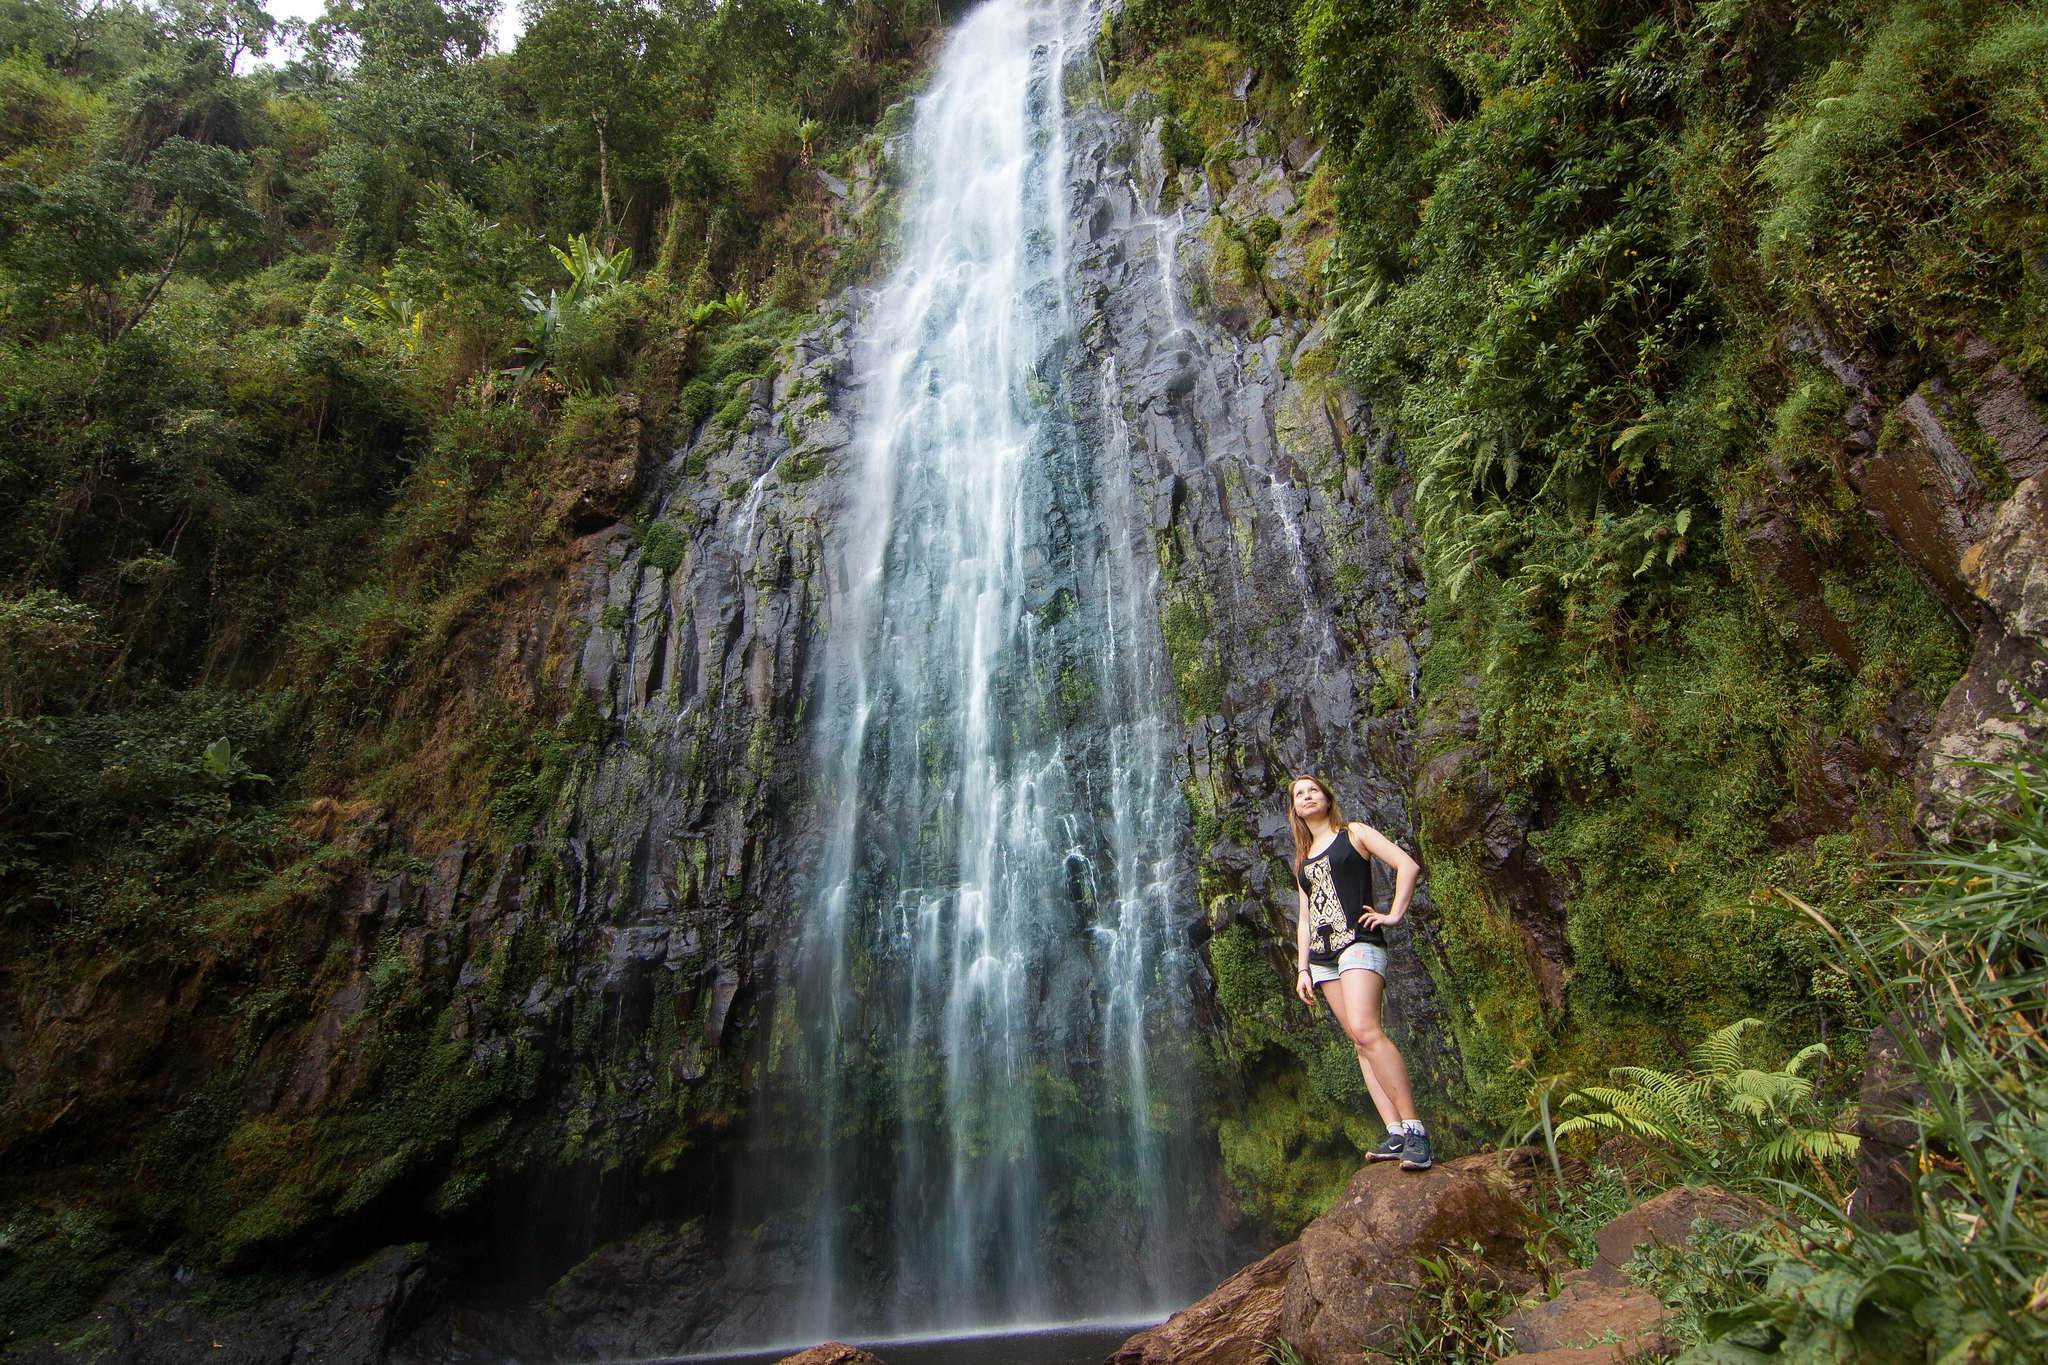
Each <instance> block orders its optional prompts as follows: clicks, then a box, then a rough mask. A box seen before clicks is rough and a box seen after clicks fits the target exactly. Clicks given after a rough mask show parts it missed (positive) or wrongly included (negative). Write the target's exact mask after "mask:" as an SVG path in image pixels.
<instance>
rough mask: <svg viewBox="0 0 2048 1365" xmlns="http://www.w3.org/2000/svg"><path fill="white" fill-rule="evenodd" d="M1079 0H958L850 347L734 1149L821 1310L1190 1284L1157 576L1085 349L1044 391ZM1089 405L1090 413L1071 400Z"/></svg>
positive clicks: (1185, 1104) (825, 1314) (843, 1321)
mask: <svg viewBox="0 0 2048 1365" xmlns="http://www.w3.org/2000/svg"><path fill="white" fill-rule="evenodd" d="M1099 18H1100V14H1099V11H1098V10H1095V9H1093V8H1092V7H1091V6H1090V5H1089V4H1087V3H1085V0H1066V2H1065V3H1061V0H990V3H989V4H987V5H985V6H984V7H983V8H981V9H980V10H977V11H976V12H975V13H974V14H972V15H970V16H969V17H968V18H967V19H966V20H965V21H963V22H962V24H961V25H960V27H959V29H958V31H957V32H956V34H955V35H954V38H953V40H952V43H951V45H950V47H949V48H948V50H947V53H946V55H945V57H944V58H943V59H942V60H941V62H940V64H939V66H938V69H937V71H936V73H935V77H934V80H933V82H932V84H931V87H930V89H929V91H928V93H927V94H926V95H925V96H924V97H922V98H921V99H920V101H919V104H918V108H917V113H916V120H915V124H914V129H913V135H912V154H913V156H914V158H915V168H914V172H913V177H914V178H913V181H912V184H911V186H910V189H909V191H908V193H909V196H910V198H909V205H910V211H909V213H908V214H907V218H906V240H905V244H904V245H905V250H904V255H903V258H902V264H901V266H900V267H899V269H898V270H897V271H896V273H895V276H894V277H893V279H892V280H891V281H890V282H889V284H888V286H887V287H886V288H885V289H884V290H883V291H882V293H881V294H880V296H879V298H878V299H877V301H876V303H875V306H874V308H873V310H872V314H871V318H870V323H869V330H868V334H867V337H866V339H865V341H864V343H863V345H862V348H861V350H860V353H859V354H860V356H861V358H862V360H861V363H862V365H863V368H864V369H865V370H866V371H867V372H868V374H869V376H870V378H869V380H868V385H867V392H868V394H869V398H868V406H867V410H866V412H865V414H864V416H863V419H862V425H861V428H860V431H859V441H860V449H861V458H862V460H863V462H864V463H863V473H862V481H861V484H860V492H859V494H858V497H857V499H856V503H855V505H854V506H853V507H851V508H850V509H849V512H848V515H847V517H846V519H845V520H844V522H843V523H842V524H843V525H844V526H845V528H846V532H845V542H844V544H845V557H844V564H845V570H844V573H843V575H840V576H838V578H837V581H836V582H835V583H834V585H833V586H834V592H833V597H832V601H831V605H830V623H829V629H830V633H829V637H828V640H827V645H826V660H825V681H824V695H823V697H822V701H821V706H822V710H821V713H820V716H819V720H818V734H819V750H818V753H819V783H820V786H821V788H822V797H821V800H820V802H819V805H818V807H817V809H818V810H819V812H820V818H821V821H822V829H821V837H820V851H819V856H818V863H817V867H816V869H815V879H814V883H813V885H814V888H815V890H814V893H813V896H812V900H811V904H810V906H809V909H808V912H807V916H806V919H805V924H804V930H803V936H802V940H801V943H800V944H799V945H798V949H799V951H798V952H797V954H796V955H795V956H796V961H795V962H794V964H793V967H794V970H793V971H792V972H791V985H790V987H789V988H788V989H786V990H785V992H784V995H783V997H782V1000H781V1003H780V1004H779V1005H778V1007H777V1016H776V1017H777V1022H776V1024H775V1025H774V1038H773V1040H772V1041H771V1044H770V1051H771V1053H772V1056H771V1057H770V1066H771V1069H772V1071H773V1084H772V1085H771V1087H770V1089H771V1093H772V1095H773V1096H774V1103H773V1104H772V1105H771V1106H770V1107H769V1109H768V1110H767V1111H766V1112H767V1114H768V1118H767V1119H765V1120H764V1123H765V1124H767V1125H770V1126H772V1127H773V1128H774V1129H775V1131H774V1132H773V1133H769V1134H767V1135H766V1136H765V1137H764V1143H763V1149H764V1150H768V1151H772V1152H773V1154H774V1155H773V1160H774V1163H775V1168H774V1170H772V1171H770V1172H766V1173H764V1174H763V1175H761V1176H759V1177H757V1187H765V1186H766V1185H767V1184H768V1183H770V1182H775V1181H780V1182H782V1183H783V1184H784V1186H785V1187H786V1188H787V1189H788V1190H790V1191H794V1192H796V1193H797V1194H798V1195H800V1200H799V1201H797V1202H799V1203H800V1205H801V1210H802V1211H801V1213H800V1214H799V1215H798V1216H797V1221H798V1223H799V1224H800V1228H801V1230H800V1231H798V1232H796V1233H794V1234H793V1240H794V1242H795V1243H796V1245H797V1249H798V1250H797V1256H798V1259H799V1260H800V1262H801V1265H802V1271H801V1275H800V1280H801V1286H802V1294H801V1298H802V1304H801V1309H802V1312H803V1315H804V1317H805V1318H806V1320H807V1323H806V1325H807V1326H808V1327H809V1328H811V1329H812V1330H813V1331H814V1332H819V1333H845V1332H848V1331H852V1330H865V1331H870V1332H872V1331H876V1330H882V1331H905V1330H933V1329H948V1328H954V1329H957V1328H971V1327H977V1326H986V1325H992V1324H1000V1323H1005V1322H1021V1321H1047V1320H1058V1319H1078V1318H1084V1317H1091V1316H1102V1315H1105V1314H1114V1313H1129V1312H1143V1311H1145V1310H1148V1309H1154V1308H1165V1307H1170V1306H1176V1305H1177V1303H1178V1302H1179V1301H1184V1298H1185V1295H1186V1293H1187V1291H1188V1290H1189V1288H1190V1286H1189V1285H1187V1284H1184V1283H1180V1282H1178V1280H1177V1278H1176V1277H1177V1276H1178V1275H1181V1274H1182V1272H1181V1271H1179V1270H1177V1269H1176V1266H1177V1265H1178V1264H1180V1262H1177V1261H1176V1258H1175V1254H1174V1253H1175V1251H1176V1248H1177V1247H1179V1246H1180V1245H1182V1244H1183V1243H1184V1242H1185V1240H1186V1231H1185V1228H1184V1227H1183V1226H1182V1225H1183V1224H1184V1222H1185V1210H1186V1209H1187V1207H1188V1199H1189V1189H1190V1184H1191V1181H1192V1180H1193V1179H1194V1176H1193V1173H1194V1171H1195V1169H1196V1165H1197V1163H1195V1162H1194V1161H1193V1160H1192V1159H1191V1158H1190V1156H1189V1153H1190V1152H1191V1151H1192V1150H1193V1149H1194V1147H1195V1145H1196V1144H1197V1143H1198V1141H1199V1138H1198V1135H1197V1134H1196V1133H1195V1132H1194V1131H1193V1128H1194V1114H1193V1104H1192V1100H1191V1095H1192V1089H1191V1085H1192V1079H1193V1078H1192V1075H1191V1074H1190V1069H1189V1067H1188V1065H1187V1061H1188V1053H1187V1048H1188V1042H1189V1038H1188V1034H1189V1031H1190V1023H1189V1019H1188V1012H1189V995H1188V962H1187V951H1186V948H1185V946H1184V942H1185V941H1184V939H1183V937H1182V936H1181V934H1180V933H1179V932H1178V928H1177V925H1176V923H1175V915H1174V902H1175V895H1176V887H1177V885H1178V883H1177V878H1178V877H1179V876H1180V869H1181V867H1182V859H1183V853H1182V850H1181V847H1180V844H1179V834H1178V831H1179V830H1180V829H1181V828H1182V826H1183V824H1184V821H1183V819H1182V812H1181V810H1180V808H1179V793H1178V788H1177V786H1176V784H1175V778H1174V771H1173V756H1172V747H1171V746H1172V744H1173V726H1172V722H1171V719H1170V712H1169V711H1167V709H1166V708H1167V707H1168V706H1170V704H1171V703H1170V701H1169V700H1168V699H1169V697H1170V688H1169V684H1168V680H1167V676H1166V668H1165V663H1164V656H1163V649H1162V647H1161V645H1160V642H1159V632H1158V623H1157V619H1156V608H1155V606H1154V593H1155V584H1154V582H1153V577H1154V574H1155V572H1156V570H1155V568H1154V561H1153V557H1152V552H1151V549H1150V545H1149V540H1148V539H1147V535H1148V533H1147V531H1146V529H1145V523H1144V521H1143V518H1142V515H1141V514H1140V512H1139V509H1138V507H1137V505H1136V498H1135V496H1134V495H1133V493H1132V490H1131V488H1130V486H1129V481H1130V473H1129V465H1130V453H1129V451H1128V447H1127V438H1126V437H1125V436H1124V434H1123V432H1122V426H1121V416H1120V414H1119V413H1118V412H1117V410H1116V409H1117V404H1116V397H1115V395H1116V386H1115V383H1114V381H1113V378H1112V379H1111V380H1110V381H1109V382H1107V383H1106V384H1104V385H1103V387H1102V389H1101V390H1100V391H1099V392H1095V391H1088V392H1082V393H1071V392H1069V389H1070V387H1072V385H1071V382H1070V381H1071V376H1070V374H1069V372H1068V360H1067V356H1068V347H1067V343H1068V342H1069V341H1070V340H1071V338H1072V335H1073V332H1074V327H1073V323H1072V318H1071V315H1070V312H1069V301H1068V300H1067V299H1066V297H1065V295H1064V283H1063V282H1064V280H1065V278H1066V274H1067V270H1066V266H1067V262H1066V259H1065V252H1066V243H1065V233H1064V223H1065V221H1066V213H1067V207H1068V206H1067V205H1066V203H1065V199H1064V194H1065V190H1064V183H1065V174H1066V166H1065V161H1066V151H1065V146H1066V143H1065V132H1064V124H1063V120H1064V112H1063V102H1064V96H1063V93H1062V75H1063V72H1064V71H1065V69H1066V66H1067V63H1068V61H1069V59H1070V58H1072V59H1076V60H1077V61H1078V60H1082V59H1085V57H1086V54H1087V52H1088V50H1089V49H1088V43H1089V41H1090V40H1091V39H1092V37H1093V34H1094V32H1095V30H1096V26H1097V24H1098V22H1099ZM1085 65H1086V66H1087V68H1088V69H1089V70H1090V71H1091V73H1092V63H1085ZM1080 387H1081V388H1083V389H1089V390H1092V385H1082V386H1080ZM1097 404H1100V405H1102V406H1104V407H1106V409H1107V411H1106V413H1105V414H1104V419H1105V420H1104V421H1103V422H1102V423H1101V424H1100V425H1101V426H1102V427H1104V428H1105V429H1106V435H1104V436H1102V437H1101V438H1099V439H1096V440H1093V441H1091V440H1089V439H1087V438H1085V437H1084V436H1083V435H1082V430H1081V427H1080V426H1079V425H1077V420H1076V416H1075V413H1076V410H1077V408H1078V407H1083V406H1094V405H1097ZM1177 1215H1178V1217H1177Z"/></svg>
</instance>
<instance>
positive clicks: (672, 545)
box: [634, 521, 690, 574]
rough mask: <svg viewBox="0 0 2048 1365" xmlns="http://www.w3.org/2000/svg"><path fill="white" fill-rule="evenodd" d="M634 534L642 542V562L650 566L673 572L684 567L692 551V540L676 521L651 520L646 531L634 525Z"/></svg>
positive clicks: (668, 572)
mask: <svg viewBox="0 0 2048 1365" xmlns="http://www.w3.org/2000/svg"><path fill="white" fill-rule="evenodd" d="M634 535H635V538H636V539H638V540H639V542H640V562H641V563H642V564H645V565H646V566H647V567H648V568H650V569H654V570H656V571H658V572H660V573H662V574H672V573H674V572H675V571H676V570H677V569H680V568H682V567H683V560H684V558H685V557H687V556H688V554H689V552H690V542H689V541H688V540H686V539H685V538H684V536H683V533H682V532H681V531H679V530H677V529H676V526H675V523H673V522H669V521H655V522H649V523H647V524H646V530H645V531H644V532H642V531H641V529H640V528H639V527H637V526H636V527H634Z"/></svg>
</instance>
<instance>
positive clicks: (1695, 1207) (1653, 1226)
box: [1588, 1185, 1763, 1285]
mask: <svg viewBox="0 0 2048 1365" xmlns="http://www.w3.org/2000/svg"><path fill="white" fill-rule="evenodd" d="M1702 1218H1704V1219H1706V1220H1707V1221H1708V1222H1710V1223H1718V1224H1720V1225H1721V1226H1722V1227H1724V1228H1741V1227H1748V1226H1750V1225H1751V1224H1753V1223H1756V1222H1759V1221H1760V1220H1761V1219H1762V1218H1763V1210H1762V1209H1761V1208H1759V1207H1758V1206H1757V1205H1756V1204H1754V1203H1753V1202H1751V1201H1749V1200H1747V1199H1744V1198H1742V1197H1741V1196H1739V1195H1734V1194H1730V1193H1729V1192H1728V1191H1727V1190H1724V1189H1722V1188H1720V1187H1719V1186H1717V1185H1680V1186H1678V1187H1677V1188H1676V1189H1669V1190H1666V1191H1664V1193H1662V1194H1660V1195H1658V1196H1657V1197H1656V1198H1655V1199H1651V1200H1649V1201H1647V1202H1645V1203H1642V1204H1638V1205H1637V1206H1636V1207H1635V1208H1632V1209H1630V1210H1629V1211H1628V1212H1627V1213H1624V1214H1622V1215H1621V1216H1620V1217H1618V1218H1613V1219H1610V1220H1608V1222H1607V1224H1606V1226H1604V1227H1602V1228H1601V1229H1600V1231H1598V1232H1596V1233H1594V1234H1593V1240H1594V1242H1595V1244H1596V1245H1598V1246H1599V1248H1600V1254H1599V1255H1598V1256H1597V1257H1595V1258H1594V1261H1593V1264H1592V1266H1591V1267H1590V1269H1589V1271H1588V1278H1590V1279H1591V1280H1593V1281H1595V1282H1596V1283H1599V1284H1605V1285H1626V1284H1627V1283H1628V1264H1629V1262H1630V1261H1632V1260H1634V1259H1635V1252H1636V1248H1637V1247H1639V1246H1667V1247H1679V1246H1684V1245H1685V1243H1686V1239H1687V1238H1688V1237H1689V1236H1691V1234H1692V1225H1693V1224H1694V1223H1695V1222H1697V1221H1699V1220H1700V1219H1702Z"/></svg>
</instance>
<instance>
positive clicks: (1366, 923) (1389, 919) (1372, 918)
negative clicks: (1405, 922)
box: [1358, 910, 1408, 929]
mask: <svg viewBox="0 0 2048 1365" xmlns="http://www.w3.org/2000/svg"><path fill="white" fill-rule="evenodd" d="M1407 913H1408V912H1407V911H1405V910H1401V911H1396V912H1395V913H1394V914H1391V915H1382V914H1381V913H1380V912H1379V911H1377V910H1368V911H1366V912H1365V913H1364V914H1362V915H1360V916H1359V917H1358V923H1359V927H1361V928H1364V929H1385V928H1387V927H1388V926H1390V925H1395V924H1399V923H1400V922H1401V919H1402V916H1404V915H1406V914H1407Z"/></svg>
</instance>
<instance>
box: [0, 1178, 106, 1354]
mask: <svg viewBox="0 0 2048 1365" xmlns="http://www.w3.org/2000/svg"><path fill="white" fill-rule="evenodd" d="M132 1259H133V1253H132V1252H130V1251H129V1250H128V1249H127V1248H126V1246H124V1244H123V1243H122V1241H121V1239H120V1238H118V1237H116V1236H115V1235H114V1233H113V1231H112V1230H111V1229H110V1228H109V1227H108V1226H107V1224H106V1223H105V1222H103V1221H102V1220H101V1218H100V1216H99V1215H98V1214H96V1213H94V1212H92V1211H89V1210H83V1209H64V1210H60V1211H58V1212H57V1213H55V1214H46V1213H38V1212H36V1211H34V1210H32V1209H29V1208H17V1209H15V1210H13V1211H12V1212H10V1213H9V1214H8V1215H7V1217H6V1220H5V1221H4V1222H0V1342H6V1343H8V1344H10V1345H22V1346H25V1345H27V1344H28V1343H29V1342H31V1341H33V1340H36V1339H40V1338H44V1337H47V1336H48V1335H49V1334H51V1333H53V1332H56V1331H57V1330H59V1329H60V1328H62V1327H63V1326H65V1325H66V1324H67V1323H70V1322H73V1321H75V1320H76V1319H78V1318H80V1317H83V1316H84V1315H85V1311H86V1310H87V1309H88V1308H90V1307H92V1304H93V1300H94V1299H96V1298H98V1297H99V1294H100V1291H101V1290H102V1289H103V1288H105V1286H106V1284H107V1282H108V1281H109V1280H111V1279H112V1278H113V1277H114V1276H115V1275H116V1274H118V1273H119V1272H120V1271H121V1269H122V1268H123V1266H125V1265H126V1264H128V1263H129V1262H130V1261H131V1260H132Z"/></svg>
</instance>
